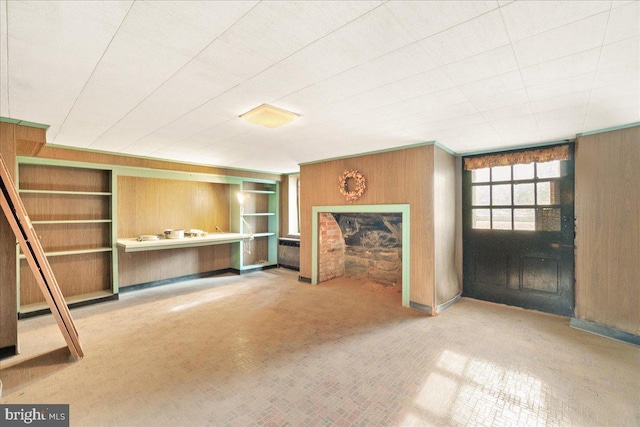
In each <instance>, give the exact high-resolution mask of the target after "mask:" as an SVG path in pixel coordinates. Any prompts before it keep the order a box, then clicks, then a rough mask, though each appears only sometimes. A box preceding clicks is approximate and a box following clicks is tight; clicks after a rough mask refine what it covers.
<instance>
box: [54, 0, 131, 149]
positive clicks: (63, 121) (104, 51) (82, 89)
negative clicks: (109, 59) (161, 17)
mask: <svg viewBox="0 0 640 427" xmlns="http://www.w3.org/2000/svg"><path fill="white" fill-rule="evenodd" d="M136 1H137V0H133V1H132V2H131V5H130V6H129V9H128V10H127V13H125V15H124V17H123V18H122V21H121V22H120V24H119V25H118V28H116V30H115V31H114V32H113V35H112V36H111V39H109V43H107V46H106V47H105V48H104V50H103V51H102V55H100V58H99V59H98V61H97V62H96V65H95V66H94V67H93V70H91V73H90V74H89V77H88V78H87V80H86V81H85V82H84V84H83V85H82V88H81V89H80V92H78V96H76V99H75V100H74V101H73V104H71V108H69V111H67V114H66V115H65V116H64V119H63V120H62V122H61V123H60V126H58V129H57V131H56V134H55V135H53V137H52V138H51V142H55V140H56V137H57V136H58V134H59V133H60V131H61V130H62V128H63V127H64V125H65V123H66V122H67V119H68V118H69V116H70V115H71V112H72V111H73V109H74V108H75V106H76V104H77V103H78V100H79V99H80V97H81V96H82V93H83V92H84V90H85V89H86V87H87V85H88V84H89V81H91V78H92V77H93V75H94V74H95V72H96V70H97V69H98V67H99V66H100V63H101V62H102V59H103V58H104V55H105V54H106V53H107V51H108V50H109V47H110V46H111V43H113V40H114V39H115V37H116V35H117V34H118V32H119V31H120V28H122V25H123V24H124V21H126V20H127V16H129V13H130V12H131V9H132V8H133V5H134V4H135V2H136Z"/></svg>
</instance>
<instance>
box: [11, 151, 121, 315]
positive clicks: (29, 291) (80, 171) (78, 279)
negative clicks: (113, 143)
mask: <svg viewBox="0 0 640 427" xmlns="http://www.w3.org/2000/svg"><path fill="white" fill-rule="evenodd" d="M17 181H18V192H19V194H20V197H21V198H22V201H23V203H24V205H25V207H26V210H27V213H28V214H29V216H30V218H31V222H32V224H33V226H34V229H35V231H36V233H37V234H38V236H39V237H40V241H41V243H42V246H43V248H44V251H45V255H46V256H47V258H49V262H50V264H51V268H52V270H53V272H54V274H55V276H56V278H57V281H58V283H59V285H60V289H61V291H62V294H63V295H64V297H65V299H66V300H67V302H68V303H69V304H77V303H83V302H86V301H90V300H94V299H104V298H108V297H110V296H113V295H114V293H115V292H117V282H116V280H115V279H114V274H113V257H114V255H113V246H114V245H113V204H114V202H113V192H112V188H113V177H112V172H111V171H110V170H108V169H93V168H88V167H76V166H60V165H48V164H41V163H40V162H37V161H33V160H30V159H27V158H25V159H23V158H20V159H19V163H18V180H17ZM17 270H18V278H17V279H18V284H19V285H18V294H19V298H18V313H19V314H20V315H25V314H28V313H31V312H34V311H40V310H42V309H44V308H46V303H45V302H44V298H43V296H42V293H41V292H40V291H39V289H38V287H37V284H36V282H35V279H34V277H33V274H32V273H31V271H30V269H29V267H28V265H27V263H26V260H25V257H24V255H23V254H20V253H18V268H17Z"/></svg>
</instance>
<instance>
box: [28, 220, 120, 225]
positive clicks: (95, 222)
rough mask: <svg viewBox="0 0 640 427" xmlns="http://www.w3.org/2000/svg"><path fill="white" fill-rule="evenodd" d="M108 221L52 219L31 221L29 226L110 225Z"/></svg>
mask: <svg viewBox="0 0 640 427" xmlns="http://www.w3.org/2000/svg"><path fill="white" fill-rule="evenodd" d="M110 222H112V220H110V219H53V220H37V221H31V224H99V223H110Z"/></svg>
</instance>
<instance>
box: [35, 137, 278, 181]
mask: <svg viewBox="0 0 640 427" xmlns="http://www.w3.org/2000/svg"><path fill="white" fill-rule="evenodd" d="M47 147H51V148H60V149H64V150H73V151H83V152H87V153H95V154H107V155H110V156H118V157H129V158H135V159H143V160H154V161H161V162H168V163H174V164H178V165H190V166H201V167H205V168H218V169H226V170H230V171H240V172H251V173H262V174H266V175H278V176H279V175H282V174H281V173H279V172H269V171H261V170H255V169H243V168H232V167H229V166H218V165H211V164H206V163H195V162H185V161H177V160H171V159H163V158H160V157H151V156H134V155H132V154H126V153H117V152H114V151H105V150H95V149H92V148H82V147H70V146H68V145H60V144H47ZM241 178H242V177H241ZM243 179H249V180H253V179H261V178H243Z"/></svg>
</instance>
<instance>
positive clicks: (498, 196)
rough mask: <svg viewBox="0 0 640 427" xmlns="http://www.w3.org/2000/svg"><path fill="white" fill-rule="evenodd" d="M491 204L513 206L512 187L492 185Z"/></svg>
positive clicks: (508, 185)
mask: <svg viewBox="0 0 640 427" xmlns="http://www.w3.org/2000/svg"><path fill="white" fill-rule="evenodd" d="M491 192H492V193H491V204H493V205H510V204H511V185H510V184H503V185H492V186H491Z"/></svg>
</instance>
